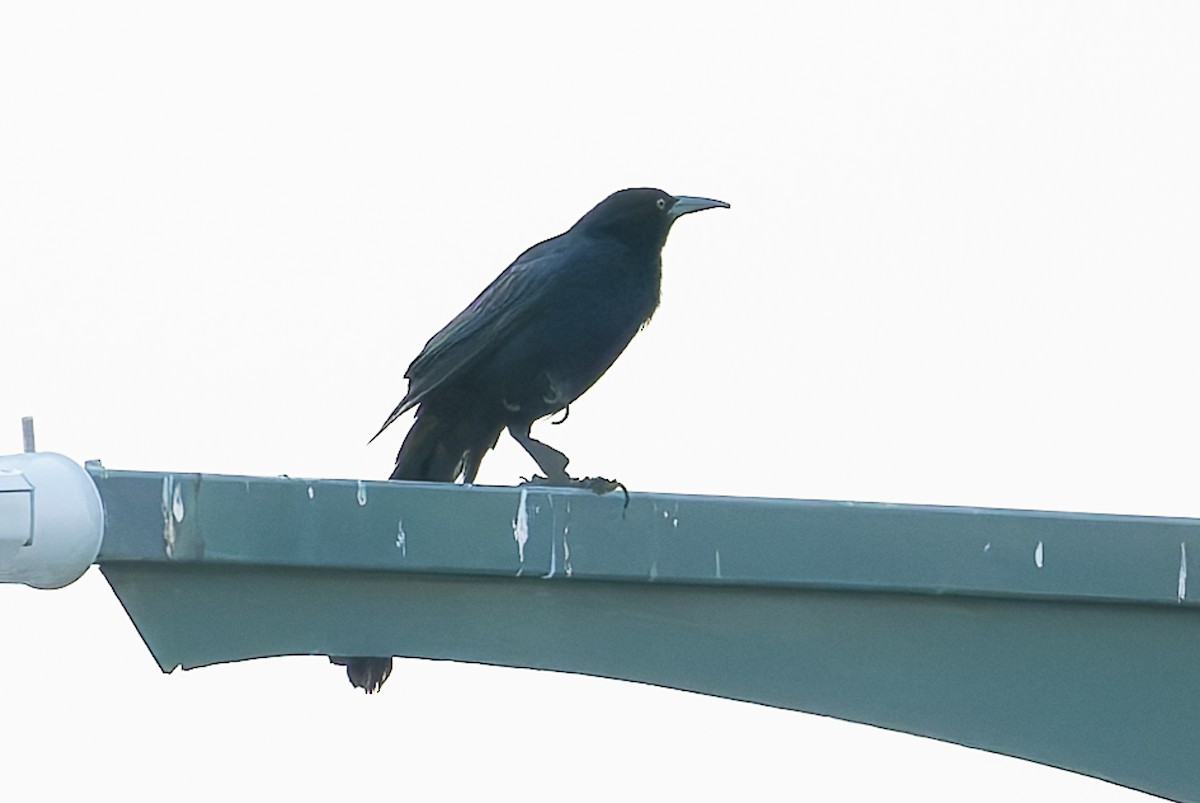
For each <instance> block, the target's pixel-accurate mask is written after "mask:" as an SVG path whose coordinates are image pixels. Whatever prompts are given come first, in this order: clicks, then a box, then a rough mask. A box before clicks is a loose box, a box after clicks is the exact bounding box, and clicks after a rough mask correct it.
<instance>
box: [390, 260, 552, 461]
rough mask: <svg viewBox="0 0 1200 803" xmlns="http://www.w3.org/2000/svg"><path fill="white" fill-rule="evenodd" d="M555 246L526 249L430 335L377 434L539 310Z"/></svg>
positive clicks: (482, 357)
mask: <svg viewBox="0 0 1200 803" xmlns="http://www.w3.org/2000/svg"><path fill="white" fill-rule="evenodd" d="M541 245H543V246H546V245H549V243H542V244H541ZM557 250H558V249H545V250H544V251H543V252H542V253H537V251H536V249H530V250H529V251H528V252H526V253H525V254H523V255H522V256H521V257H519V258H518V259H517V261H516V262H514V263H513V264H512V265H509V266H508V268H507V269H506V270H505V271H504V272H503V273H501V274H500V275H499V276H497V277H496V279H495V280H494V281H493V282H492V283H491V284H489V285H488V286H487V287H486V288H485V289H484V291H483V292H482V293H480V294H479V295H478V296H477V297H476V298H475V300H474V301H472V302H471V303H470V304H469V305H468V306H467V308H466V309H464V310H463V311H462V312H460V313H459V314H458V315H457V316H455V318H454V320H452V321H450V323H448V324H446V325H445V326H444V327H442V329H441V331H439V332H438V333H437V334H436V335H434V336H433V337H431V338H430V339H429V342H428V343H426V344H425V348H424V350H422V351H421V353H420V354H419V355H418V356H417V358H416V359H415V360H413V362H412V364H411V365H410V366H409V367H408V371H407V372H406V373H405V376H406V377H408V380H409V387H408V393H407V394H406V395H405V397H404V398H403V399H401V401H400V403H399V404H398V405H396V409H395V410H393V411H392V413H391V415H389V416H388V418H387V420H386V421H385V422H384V424H383V426H382V427H380V428H379V432H383V430H385V429H387V427H388V426H389V425H390V424H391V423H392V422H393V421H395V420H396V419H397V418H399V417H400V416H401V415H403V414H404V413H405V412H406V411H408V410H410V409H412V408H413V407H415V406H416V405H418V404H420V403H421V400H422V399H423V398H424V397H425V396H426V395H427V394H429V393H430V392H432V391H433V390H436V389H437V388H438V387H440V386H441V385H443V384H445V383H446V382H448V381H451V380H453V379H454V377H456V376H458V375H459V374H460V373H461V372H463V371H470V370H471V369H472V366H474V365H476V364H478V363H479V362H480V361H483V360H486V359H487V358H488V356H489V355H491V354H492V353H493V352H495V350H496V349H497V348H498V347H499V346H501V345H502V344H503V343H504V342H506V341H507V340H508V339H509V338H511V337H512V335H513V333H514V332H517V331H519V330H520V329H521V328H523V327H524V326H525V325H526V324H527V323H528V322H529V321H530V320H531V319H533V318H536V317H537V316H538V315H539V314H540V313H541V311H542V309H543V306H544V304H545V300H546V299H547V298H548V297H549V295H550V294H549V292H548V290H550V288H549V287H548V286H547V285H548V284H552V283H553V281H552V278H551V276H552V274H553V272H554V266H555V265H556V264H557V263H558V261H559V260H558V259H557V257H558V254H557V253H556V252H557ZM548 280H549V281H548ZM375 437H376V438H377V437H379V433H376V434H375ZM374 439H375V438H372V440H374Z"/></svg>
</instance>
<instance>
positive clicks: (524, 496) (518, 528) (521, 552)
mask: <svg viewBox="0 0 1200 803" xmlns="http://www.w3.org/2000/svg"><path fill="white" fill-rule="evenodd" d="M528 502H529V491H528V489H526V488H522V489H521V501H520V502H518V503H517V514H516V516H514V517H513V525H512V528H513V540H514V541H516V542H517V556H518V557H519V558H520V559H521V566H522V568H524V566H525V542H527V541H528V540H529V508H528Z"/></svg>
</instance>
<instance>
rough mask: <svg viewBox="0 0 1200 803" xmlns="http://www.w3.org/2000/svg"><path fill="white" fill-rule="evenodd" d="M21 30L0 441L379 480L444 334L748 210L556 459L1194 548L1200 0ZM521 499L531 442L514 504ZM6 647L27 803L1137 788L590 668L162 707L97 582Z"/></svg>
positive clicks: (230, 678) (237, 17)
mask: <svg viewBox="0 0 1200 803" xmlns="http://www.w3.org/2000/svg"><path fill="white" fill-rule="evenodd" d="M435 6H436V7H435ZM0 8H2V10H0V271H2V277H3V283H2V284H0V287H3V295H2V296H0V304H2V306H0V309H2V310H3V313H2V314H3V317H2V318H0V323H2V324H3V327H4V331H5V345H4V365H5V370H4V380H3V385H2V386H0V453H9V452H16V451H18V450H19V449H20V425H19V418H20V416H22V415H33V416H35V417H36V420H37V428H38V438H39V447H40V448H42V449H45V450H52V451H59V452H63V453H65V454H67V455H69V456H71V457H74V458H76V459H78V460H81V461H82V460H84V459H88V458H102V459H103V460H104V462H105V464H106V465H108V466H110V467H112V468H128V469H177V470H186V471H211V472H222V473H245V474H266V475H271V474H279V473H287V474H290V475H293V476H329V477H379V478H381V477H384V476H386V475H387V473H388V471H389V470H390V467H391V459H392V456H393V454H394V451H395V449H396V447H397V446H398V444H399V441H400V439H401V437H402V435H403V431H404V428H405V426H406V425H407V421H408V419H405V420H404V421H402V422H401V424H400V425H399V426H397V427H396V428H395V429H394V430H389V434H388V436H386V437H383V438H381V439H380V440H379V441H377V442H376V443H375V444H372V445H371V446H370V447H368V446H366V440H367V438H368V437H369V436H370V435H371V434H372V433H374V431H375V429H376V428H377V426H378V425H379V423H380V422H381V421H382V419H383V418H384V416H385V415H386V414H387V413H388V412H389V411H390V410H391V408H392V406H393V405H394V404H395V402H396V400H397V399H398V398H399V396H400V395H401V394H402V393H403V390H404V381H403V379H402V374H403V371H404V369H405V367H406V366H407V364H408V362H409V361H410V360H411V358H412V357H413V356H415V355H416V353H417V352H418V351H419V349H420V348H421V346H422V345H423V344H424V342H425V340H426V339H427V338H428V337H429V335H431V334H432V333H433V332H434V331H436V330H437V329H438V328H439V327H440V326H441V325H442V324H444V323H445V322H446V321H447V320H448V319H449V318H450V317H451V316H452V315H454V314H455V313H456V312H458V310H459V309H461V308H462V307H463V306H464V305H465V304H466V303H467V302H468V301H470V299H471V298H472V297H473V296H474V295H475V293H476V292H478V290H479V289H481V288H482V287H483V286H484V285H485V284H486V283H487V282H488V281H489V280H490V279H491V278H492V277H493V276H494V275H495V274H496V273H498V272H499V271H500V270H501V269H502V268H503V267H504V266H505V265H506V264H508V262H509V261H510V260H511V259H512V258H513V257H515V256H516V255H517V254H518V253H519V252H520V251H521V250H523V249H524V248H525V247H527V246H528V245H530V244H532V243H533V242H535V241H537V240H540V239H544V238H545V237H548V236H552V235H554V234H557V233H559V232H560V231H562V230H563V229H565V228H566V227H567V226H569V225H570V224H571V223H573V222H574V221H575V219H576V218H578V217H579V215H581V214H582V213H583V212H585V211H587V209H588V208H590V207H591V206H592V205H593V204H594V203H596V202H597V201H599V200H600V199H601V198H602V197H604V196H605V195H606V194H608V193H609V192H611V191H613V190H616V189H619V188H621V187H625V186H639V185H651V186H660V187H662V188H664V189H666V190H668V191H669V192H673V193H678V194H693V195H706V196H710V197H716V198H722V199H724V200H727V201H729V202H730V203H732V204H733V208H732V209H731V210H729V211H713V212H705V213H703V214H700V215H695V216H690V217H688V218H685V219H684V220H683V221H681V222H680V223H679V224H678V225H677V226H676V227H675V230H674V232H673V233H672V236H671V241H670V243H669V244H668V247H667V249H666V252H665V281H664V292H663V304H662V307H661V309H660V310H659V312H658V314H657V315H656V316H655V318H654V321H653V322H652V323H651V325H650V326H649V327H648V328H647V330H646V331H645V332H643V333H642V334H641V335H639V336H638V338H637V339H636V340H635V341H634V343H633V345H632V346H631V347H630V349H629V350H628V352H627V353H626V354H625V356H624V357H622V359H621V360H620V361H618V363H617V365H616V367H615V368H614V369H613V370H612V371H611V372H610V374H609V375H608V376H607V377H605V379H604V380H602V381H601V382H600V383H599V385H598V386H597V387H596V388H594V389H593V390H592V391H591V392H590V393H589V394H588V395H587V396H586V397H585V398H584V399H583V400H582V401H581V402H580V403H578V404H576V405H574V406H573V408H572V415H571V420H570V422H569V423H568V424H567V425H565V426H563V427H558V428H555V429H554V430H552V431H546V430H545V429H543V433H544V434H546V435H547V436H551V435H552V438H550V439H551V440H552V442H553V443H554V444H555V445H556V446H558V447H559V448H562V449H563V450H564V451H566V452H567V453H568V454H569V455H571V457H572V464H571V468H572V470H573V471H574V472H576V473H579V474H603V475H606V476H616V477H618V478H620V479H622V480H623V481H624V482H625V483H626V484H628V485H629V487H630V488H632V489H636V490H655V491H672V492H687V493H723V494H739V495H762V496H787V497H804V498H838V499H858V500H880V501H900V502H928V503H941V504H979V505H992V506H1004V507H1027V508H1048V509H1073V510H1089V511H1097V512H1136V513H1150V514H1165V515H1185V516H1200V501H1198V500H1200V496H1197V493H1196V488H1197V487H1200V484H1198V480H1200V476H1198V475H1200V469H1198V468H1197V463H1196V455H1197V454H1200V418H1198V417H1197V415H1196V410H1197V408H1198V406H1200V405H1198V402H1200V378H1198V374H1197V370H1196V349H1195V346H1196V343H1197V342H1198V341H1200V320H1198V318H1197V315H1196V314H1195V309H1196V298H1197V293H1196V287H1195V284H1196V282H1195V275H1196V266H1197V264H1198V258H1200V240H1198V237H1200V235H1198V232H1200V228H1198V227H1197V220H1198V219H1200V217H1198V213H1200V148H1198V147H1197V145H1196V143H1197V142H1200V115H1198V114H1197V106H1198V104H1197V99H1198V98H1200V50H1198V49H1197V46H1196V43H1197V42H1198V41H1200V6H1197V5H1196V4H1195V3H1190V2H1177V3H1171V2H1160V3H1153V4H1151V3H1144V2H1128V3H1117V2H1109V3H1094V2H1088V3H1082V2H1081V3H1064V2H1046V1H1045V0H1042V1H1040V2H1024V3H1017V2H1009V3H988V4H981V3H969V2H945V3H931V2H922V3H905V4H895V3H865V2H839V3H814V4H808V5H803V6H799V7H796V8H790V9H788V10H783V6H782V4H779V5H778V6H777V9H776V10H772V11H757V10H755V9H753V8H748V7H746V6H745V5H744V4H740V5H738V4H729V3H723V4H717V3H705V2H690V3H670V4H668V3H661V4H659V3H655V4H647V3H621V2H606V3H602V4H590V5H587V6H585V7H580V6H566V5H561V4H558V5H551V4H545V5H539V4H521V3H511V2H510V3H504V4H493V6H491V7H487V8H484V7H476V6H474V5H471V4H463V5H457V6H455V5H453V4H448V3H447V4H421V5H420V6H410V5H408V4H389V3H381V4H366V3H337V4H313V3H286V4H284V3H277V4H276V3H246V2H237V3H220V2H216V3H204V4H198V5H192V6H189V7H188V8H187V10H181V8H179V7H178V6H177V5H176V4H156V3H142V4H138V3H105V4H95V3H79V4H63V3H37V4H33V3H29V4H17V3H8V4H4V5H3V6H2V7H0ZM584 8H586V10H583V9H584ZM531 469H532V464H531V463H530V461H529V460H528V458H526V457H525V455H524V454H523V453H522V452H521V451H520V449H519V447H517V446H516V445H515V444H512V443H511V442H510V441H508V440H504V441H502V442H501V445H500V447H499V448H498V449H497V450H496V452H495V453H494V454H493V455H492V456H491V457H490V458H489V459H488V460H487V461H485V463H484V466H483V470H482V472H481V474H480V478H479V479H480V481H481V482H484V483H496V484H511V483H513V482H514V481H516V479H517V477H518V476H519V475H521V474H527V473H528V472H529V471H530V470H531ZM0 622H2V623H3V630H2V631H0V683H3V684H4V686H5V688H6V689H8V692H7V694H6V703H5V709H6V717H5V719H6V722H8V723H13V722H19V723H21V725H20V727H19V728H13V727H12V726H11V724H10V725H9V726H6V727H5V728H4V729H3V735H0V753H2V754H4V755H7V756H9V757H10V758H12V757H14V756H20V760H19V762H18V763H17V764H16V765H15V773H14V772H13V769H12V767H13V766H14V765H11V764H10V765H8V766H9V769H6V770H5V771H4V776H5V779H4V786H5V788H6V789H7V790H12V789H14V788H15V789H16V790H17V791H18V792H20V791H25V792H28V793H30V794H36V793H37V792H39V790H41V791H44V790H46V789H52V790H59V791H62V792H68V793H74V794H80V795H82V794H85V793H87V792H89V791H91V792H94V790H95V789H97V788H102V787H103V786H105V785H111V784H117V785H119V786H120V788H121V794H122V796H123V797H124V798H126V799H129V800H148V799H160V798H161V797H162V795H163V794H164V792H165V790H167V789H168V788H169V789H171V790H173V791H171V792H170V796H171V797H174V798H177V799H178V798H182V799H185V800H186V799H196V798H200V797H205V796H208V795H212V794H221V795H228V794H230V793H231V790H232V794H233V796H234V797H235V798H236V797H242V796H249V795H250V794H252V793H260V794H271V795H272V796H275V795H278V794H289V793H290V794H291V796H292V797H294V798H296V799H310V798H316V797H322V798H326V799H327V798H328V797H329V796H331V795H337V796H353V795H354V794H356V793H358V794H370V795H375V796H378V795H384V794H386V795H388V796H389V797H390V796H396V797H405V798H413V799H429V798H431V797H435V796H450V795H455V796H467V795H470V796H472V797H474V796H482V795H485V794H486V795H489V796H500V797H504V796H505V795H506V794H511V795H515V794H518V793H519V794H520V796H521V797H522V798H523V799H529V800H534V801H536V800H551V799H554V800H558V799H561V798H562V797H563V796H564V795H570V796H572V797H578V798H582V799H600V798H611V797H613V796H614V795H621V796H622V797H624V798H630V799H651V798H654V797H660V798H661V797H663V796H666V797H668V798H674V799H680V798H684V797H689V796H690V797H693V798H701V799H719V798H722V797H724V798H731V797H735V796H736V797H739V798H750V799H754V798H759V799H764V798H768V799H769V798H791V797H802V796H803V797H814V798H817V799H846V800H850V799H863V798H884V797H887V798H888V799H920V800H923V801H930V800H934V801H940V800H945V801H951V800H962V799H965V798H970V799H973V800H996V801H1000V800H1005V801H1007V800H1011V799H1012V798H1013V797H1014V796H1017V795H1020V796H1021V797H1022V798H1023V799H1026V800H1064V799H1088V800H1114V801H1115V800H1133V799H1137V798H1138V797H1139V796H1138V795H1135V794H1133V793H1131V792H1128V791H1126V790H1121V789H1118V788H1116V787H1112V786H1110V785H1107V784H1103V783H1100V782H1097V781H1093V780H1090V779H1084V778H1080V777H1077V776H1073V775H1070V774H1067V773H1062V772H1057V771H1052V770H1049V769H1046V768H1043V767H1038V766H1036V765H1033V764H1029V763H1026V762H1020V761H1015V760H1010V759H1004V758H1000V757H995V756H991V755H988V754H985V753H981V752H978V751H971V750H966V749H962V748H956V747H953V746H947V745H942V744H938V743H934V742H931V741H928V740H921V739H916V738H912V737H907V736H903V735H897V734H891V733H886V732H883V731H879V730H874V729H870V728H865V727H860V726H854V725H849V724H845V723H840V722H836V721H833V720H827V719H821V718H817V717H810V716H805V715H802V714H797V713H791V712H783V711H774V710H769V709H764V708H761V707H756V706H749V705H741V704H735V703H731V702H727V701H723V700H712V699H706V698H701V697H697V696H693V695H686V694H682V693H674V692H667V691H662V690H658V689H652V688H648V687H638V686H634V685H632V684H621V683H614V682H608V681H600V680H595V679H587V678H572V677H566V676H555V675H550V674H544V673H529V672H519V671H515V670H503V669H492V668H480V667H467V666H456V665H447V664H433V663H427V662H411V661H410V662H402V663H401V664H400V666H399V667H398V669H397V671H396V673H395V674H394V675H393V677H392V679H391V681H390V682H389V684H388V686H387V688H386V689H385V693H384V694H382V695H379V696H377V697H375V698H365V697H361V696H359V695H355V694H352V693H351V692H350V689H349V687H348V686H347V685H346V684H345V681H344V679H343V678H342V676H341V675H340V674H339V672H340V670H338V669H335V668H333V667H330V666H328V665H326V664H324V663H323V659H318V658H289V659H276V660H271V661H259V662H251V663H248V664H244V665H236V666H228V667H219V668H212V669H203V670H197V671H194V672H189V673H178V672H177V673H175V674H174V675H172V676H162V675H161V674H160V673H159V672H158V670H157V668H156V666H155V665H154V663H153V661H152V659H151V658H150V656H149V654H148V653H147V652H146V650H145V649H144V647H143V646H142V645H141V643H140V641H139V640H138V638H137V635H136V633H135V632H134V630H133V628H132V626H130V625H129V623H128V621H127V620H126V619H125V617H124V613H123V612H122V610H121V609H120V606H119V605H118V604H117V602H116V599H115V598H114V597H113V596H112V594H111V593H110V592H109V591H108V589H107V586H106V585H105V584H104V583H103V581H102V579H101V578H100V577H99V576H98V575H97V574H96V573H95V571H94V570H93V571H92V572H90V573H89V574H88V575H87V576H86V577H85V578H84V579H83V580H82V581H80V582H79V583H77V584H76V585H75V586H72V587H70V588H68V589H66V590H63V591H58V592H38V591H33V590H31V589H26V588H23V587H0ZM7 695H13V696H11V697H9V696H7ZM14 702H15V709H14ZM63 755H69V756H70V760H69V762H68V763H67V764H66V765H65V766H64V765H63V764H61V763H59V762H60V760H61V757H62V756H63ZM6 763H7V762H6Z"/></svg>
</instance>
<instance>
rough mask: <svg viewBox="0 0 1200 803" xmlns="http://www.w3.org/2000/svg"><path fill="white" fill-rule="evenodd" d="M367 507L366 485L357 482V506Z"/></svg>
mask: <svg viewBox="0 0 1200 803" xmlns="http://www.w3.org/2000/svg"><path fill="white" fill-rule="evenodd" d="M366 505H367V484H366V483H365V482H363V481H362V480H359V481H358V506H359V507H366Z"/></svg>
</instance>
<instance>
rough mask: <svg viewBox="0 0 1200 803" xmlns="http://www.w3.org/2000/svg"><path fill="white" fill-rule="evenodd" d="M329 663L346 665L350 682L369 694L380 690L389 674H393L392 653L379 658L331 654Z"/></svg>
mask: <svg viewBox="0 0 1200 803" xmlns="http://www.w3.org/2000/svg"><path fill="white" fill-rule="evenodd" d="M329 663H331V664H337V665H338V666H344V667H346V676H347V677H349V678H350V684H351V685H352V686H354V687H355V688H358V689H362V690H363V691H365V692H366V693H367V694H374V693H375V692H377V691H379V689H380V688H381V687H382V686H383V682H384V681H385V680H387V679H388V675H390V674H392V657H391V656H390V655H389V656H386V657H378V658H367V657H355V658H343V657H341V656H335V655H331V656H329Z"/></svg>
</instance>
